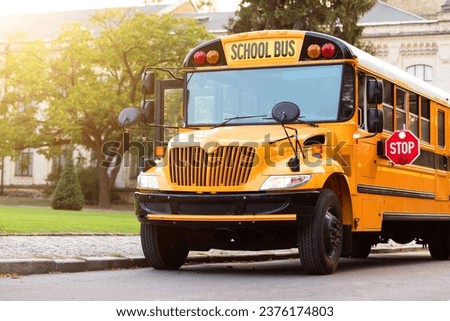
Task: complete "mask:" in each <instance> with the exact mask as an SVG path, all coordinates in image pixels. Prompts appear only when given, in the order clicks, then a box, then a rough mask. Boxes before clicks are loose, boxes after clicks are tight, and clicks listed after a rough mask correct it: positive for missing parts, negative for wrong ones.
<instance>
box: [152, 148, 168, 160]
mask: <svg viewBox="0 0 450 321" xmlns="http://www.w3.org/2000/svg"><path fill="white" fill-rule="evenodd" d="M165 154H166V146H156V149H155V155H156V156H157V157H160V158H161V157H164V155H165Z"/></svg>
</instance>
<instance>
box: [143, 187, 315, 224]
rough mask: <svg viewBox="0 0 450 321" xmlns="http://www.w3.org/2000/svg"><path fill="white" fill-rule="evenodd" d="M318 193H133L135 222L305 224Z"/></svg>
mask: <svg viewBox="0 0 450 321" xmlns="http://www.w3.org/2000/svg"><path fill="white" fill-rule="evenodd" d="M318 195H319V191H308V192H291V193H266V192H256V193H231V194H230V193H224V194H194V193H167V192H165V193H141V192H136V193H135V210H136V215H137V217H138V220H139V221H140V222H142V223H151V224H160V225H167V224H174V223H175V224H177V225H180V226H196V225H202V224H203V225H205V224H209V225H213V226H231V225H235V224H237V225H246V224H257V223H261V224H264V223H268V222H269V223H271V224H273V223H275V222H280V223H283V222H284V223H286V222H296V221H300V217H301V221H306V220H307V219H308V218H309V217H310V216H311V215H312V212H313V209H314V206H315V204H316V201H317V198H318Z"/></svg>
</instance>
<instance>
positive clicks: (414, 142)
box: [385, 130, 420, 165]
mask: <svg viewBox="0 0 450 321" xmlns="http://www.w3.org/2000/svg"><path fill="white" fill-rule="evenodd" d="M385 154H386V157H387V158H389V159H390V160H391V161H392V162H393V163H394V164H397V165H407V164H411V163H412V162H414V161H415V160H416V158H417V157H419V155H420V140H419V139H418V138H417V137H416V135H414V133H413V132H411V131H410V130H396V131H395V132H393V133H392V135H391V136H389V138H388V139H387V140H386V142H385Z"/></svg>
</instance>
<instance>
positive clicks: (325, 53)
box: [307, 43, 336, 60]
mask: <svg viewBox="0 0 450 321" xmlns="http://www.w3.org/2000/svg"><path fill="white" fill-rule="evenodd" d="M307 54H308V57H309V58H310V59H313V60H315V59H319V58H325V59H331V58H333V57H334V55H335V54H336V48H335V47H334V45H333V44H332V43H326V44H324V45H323V46H319V45H318V44H311V45H309V47H308V49H307Z"/></svg>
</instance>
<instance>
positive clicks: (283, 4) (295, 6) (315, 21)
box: [228, 0, 376, 44]
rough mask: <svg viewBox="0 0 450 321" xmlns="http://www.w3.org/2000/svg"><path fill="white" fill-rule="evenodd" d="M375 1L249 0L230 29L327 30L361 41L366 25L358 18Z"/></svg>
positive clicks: (239, 30) (352, 40) (325, 31)
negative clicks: (360, 24)
mask: <svg viewBox="0 0 450 321" xmlns="http://www.w3.org/2000/svg"><path fill="white" fill-rule="evenodd" d="M375 2H376V1H375V0H245V1H242V2H241V4H240V6H239V10H238V11H237V12H236V14H237V17H236V18H235V19H233V18H231V19H230V21H229V24H228V29H229V30H230V31H231V32H233V33H238V32H245V31H255V30H263V29H295V30H311V31H319V32H324V33H327V34H330V35H334V36H337V37H339V38H341V39H344V40H345V41H347V42H349V43H351V44H358V40H359V38H360V36H361V33H362V27H360V26H357V25H356V23H357V22H358V19H359V18H360V17H361V16H362V15H363V14H364V13H365V12H367V11H368V10H370V9H371V8H372V6H373V5H374V4H375Z"/></svg>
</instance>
